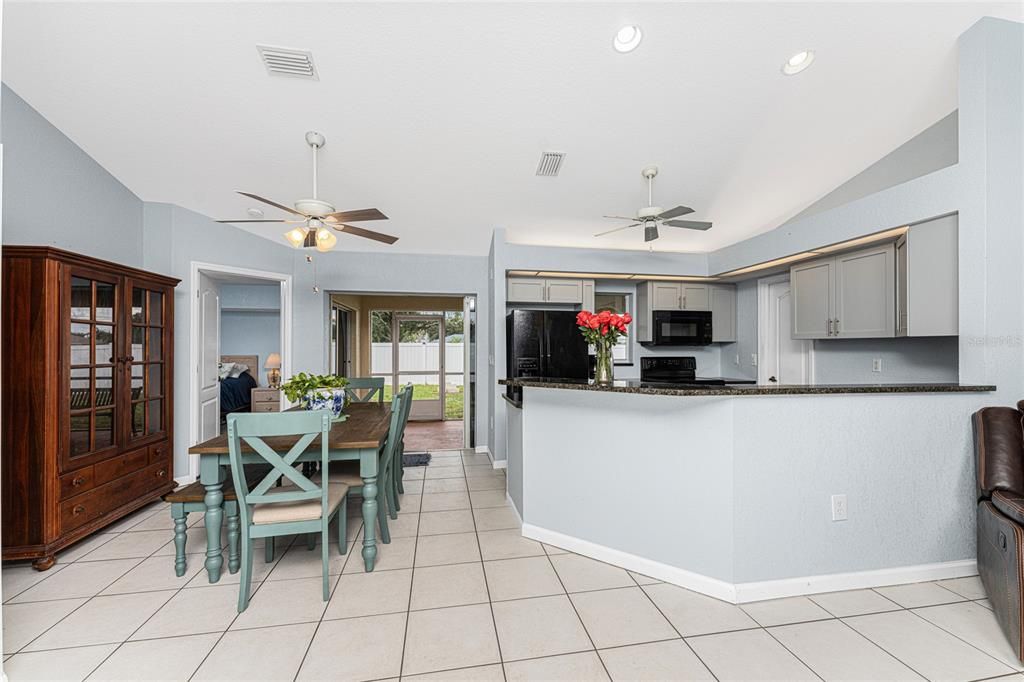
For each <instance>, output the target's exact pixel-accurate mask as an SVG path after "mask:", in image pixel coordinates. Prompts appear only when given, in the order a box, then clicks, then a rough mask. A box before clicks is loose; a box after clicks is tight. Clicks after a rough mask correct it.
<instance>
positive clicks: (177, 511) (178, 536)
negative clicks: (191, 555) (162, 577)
mask: <svg viewBox="0 0 1024 682" xmlns="http://www.w3.org/2000/svg"><path fill="white" fill-rule="evenodd" d="M171 516H172V517H173V518H174V575H176V576H178V577H179V578H180V577H181V576H183V575H185V541H186V540H188V535H187V533H186V531H187V530H188V522H187V520H188V513H187V512H186V511H185V505H183V504H182V503H180V502H175V503H174V504H172V505H171Z"/></svg>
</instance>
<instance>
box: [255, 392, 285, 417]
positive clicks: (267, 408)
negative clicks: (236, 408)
mask: <svg viewBox="0 0 1024 682" xmlns="http://www.w3.org/2000/svg"><path fill="white" fill-rule="evenodd" d="M252 411H253V412H280V411H281V391H280V390H279V389H276V388H254V389H252Z"/></svg>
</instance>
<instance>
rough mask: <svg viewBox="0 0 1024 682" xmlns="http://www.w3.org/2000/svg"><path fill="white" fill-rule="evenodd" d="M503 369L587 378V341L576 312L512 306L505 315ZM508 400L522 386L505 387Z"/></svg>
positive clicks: (516, 374) (519, 374)
mask: <svg viewBox="0 0 1024 682" xmlns="http://www.w3.org/2000/svg"><path fill="white" fill-rule="evenodd" d="M505 333H506V346H505V360H506V364H505V371H506V374H505V376H507V377H508V378H510V379H512V378H516V377H551V378H558V379H584V380H585V379H587V374H588V368H589V360H588V358H587V342H586V341H585V340H584V339H583V335H582V334H581V333H580V330H579V327H577V326H576V313H575V312H572V311H562V310H513V311H511V312H510V313H509V314H508V315H507V316H506V318H505ZM506 394H507V395H508V397H509V398H510V399H512V400H516V401H520V400H522V395H523V391H522V388H519V387H516V386H508V387H506Z"/></svg>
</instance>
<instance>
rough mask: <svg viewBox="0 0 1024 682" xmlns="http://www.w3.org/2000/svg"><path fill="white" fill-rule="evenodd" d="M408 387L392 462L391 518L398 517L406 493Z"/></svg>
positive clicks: (409, 409)
mask: <svg viewBox="0 0 1024 682" xmlns="http://www.w3.org/2000/svg"><path fill="white" fill-rule="evenodd" d="M406 388H407V389H408V390H407V391H406V392H405V395H404V397H403V399H402V408H401V409H402V414H401V417H400V424H399V430H398V442H397V444H396V447H395V449H394V461H392V463H391V488H392V492H391V496H392V497H391V499H392V500H393V501H394V504H393V505H392V507H391V518H393V519H394V518H397V517H398V512H399V511H401V509H402V505H401V502H400V500H399V497H400V496H401V495H404V494H405V486H404V485H402V477H403V476H404V475H405V464H404V461H403V459H402V457H403V456H404V455H405V427H406V426H408V425H409V412H410V411H411V410H412V396H413V387H412V384H406Z"/></svg>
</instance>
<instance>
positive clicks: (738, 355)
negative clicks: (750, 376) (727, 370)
mask: <svg viewBox="0 0 1024 682" xmlns="http://www.w3.org/2000/svg"><path fill="white" fill-rule="evenodd" d="M733 364H734V365H736V366H737V367H739V366H740V354H739V353H737V354H736V359H735V360H733Z"/></svg>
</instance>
